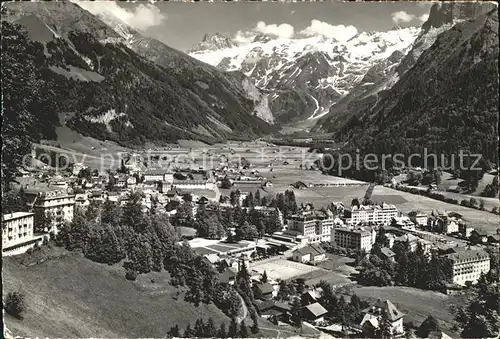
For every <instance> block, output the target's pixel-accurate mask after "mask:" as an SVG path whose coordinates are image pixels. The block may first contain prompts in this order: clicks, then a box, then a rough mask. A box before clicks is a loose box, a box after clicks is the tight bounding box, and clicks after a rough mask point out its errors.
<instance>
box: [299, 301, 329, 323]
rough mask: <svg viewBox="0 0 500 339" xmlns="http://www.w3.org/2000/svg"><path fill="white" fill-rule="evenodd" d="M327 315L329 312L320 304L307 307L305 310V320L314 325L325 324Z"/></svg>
mask: <svg viewBox="0 0 500 339" xmlns="http://www.w3.org/2000/svg"><path fill="white" fill-rule="evenodd" d="M327 313H328V311H327V310H326V309H325V308H324V307H323V306H322V305H321V304H320V303H318V302H316V303H314V304H309V305H306V306H304V308H303V316H304V318H305V319H306V320H309V321H311V322H314V323H320V322H323V321H324V320H325V319H324V316H325V315H326V314H327Z"/></svg>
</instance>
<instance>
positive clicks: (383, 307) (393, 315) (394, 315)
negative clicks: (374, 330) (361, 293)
mask: <svg viewBox="0 0 500 339" xmlns="http://www.w3.org/2000/svg"><path fill="white" fill-rule="evenodd" d="M382 311H385V312H386V314H387V316H388V317H389V319H390V320H391V321H393V322H394V321H396V320H398V319H400V318H402V317H404V316H405V314H404V313H403V312H401V311H400V310H398V309H397V307H396V306H394V304H393V303H392V302H391V301H390V300H385V301H382V300H381V299H377V301H376V302H375V303H374V304H373V305H372V306H370V307H368V308H366V309H364V310H363V312H365V313H369V314H372V315H373V314H378V313H381V312H382Z"/></svg>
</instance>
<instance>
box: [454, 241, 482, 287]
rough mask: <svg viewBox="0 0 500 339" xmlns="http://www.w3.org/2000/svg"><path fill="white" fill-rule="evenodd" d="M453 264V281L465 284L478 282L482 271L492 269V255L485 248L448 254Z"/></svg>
mask: <svg viewBox="0 0 500 339" xmlns="http://www.w3.org/2000/svg"><path fill="white" fill-rule="evenodd" d="M446 256H447V257H448V259H450V261H451V264H452V265H453V283H455V284H458V285H465V284H466V282H467V281H470V282H471V283H472V284H475V283H477V280H478V279H479V277H480V276H481V273H484V274H486V273H488V272H489V270H490V256H489V255H488V253H487V252H485V251H483V250H465V251H460V252H456V253H451V254H447V255H446Z"/></svg>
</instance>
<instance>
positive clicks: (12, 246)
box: [2, 212, 43, 256]
mask: <svg viewBox="0 0 500 339" xmlns="http://www.w3.org/2000/svg"><path fill="white" fill-rule="evenodd" d="M34 215H35V214H34V213H28V212H15V213H9V214H4V215H3V217H2V256H8V255H15V254H21V253H24V252H26V251H27V250H28V249H30V248H33V247H34V246H35V244H37V243H41V242H43V236H41V235H39V236H35V234H34V233H33V220H34V218H33V217H34Z"/></svg>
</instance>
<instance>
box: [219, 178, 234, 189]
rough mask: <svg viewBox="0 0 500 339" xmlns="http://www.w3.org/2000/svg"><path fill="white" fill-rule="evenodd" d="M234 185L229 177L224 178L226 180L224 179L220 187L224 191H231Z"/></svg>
mask: <svg viewBox="0 0 500 339" xmlns="http://www.w3.org/2000/svg"><path fill="white" fill-rule="evenodd" d="M232 185H233V184H232V183H231V180H230V179H229V178H228V177H227V175H226V176H225V177H224V179H222V181H221V183H220V187H221V188H223V189H229V188H231V186H232Z"/></svg>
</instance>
